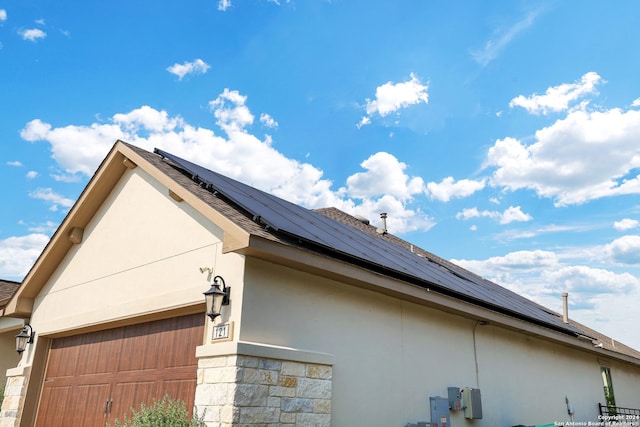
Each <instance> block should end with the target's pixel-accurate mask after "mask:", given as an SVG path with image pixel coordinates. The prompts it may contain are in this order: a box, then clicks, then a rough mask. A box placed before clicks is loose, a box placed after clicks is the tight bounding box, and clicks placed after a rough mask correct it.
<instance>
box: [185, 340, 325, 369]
mask: <svg viewBox="0 0 640 427" xmlns="http://www.w3.org/2000/svg"><path fill="white" fill-rule="evenodd" d="M228 355H242V356H255V357H264V358H268V359H278V360H291V361H294V362H303V363H316V364H319V365H331V366H333V365H334V363H335V360H334V359H335V357H334V356H333V355H332V354H328V353H320V352H316V351H309V350H300V349H296V348H291V347H281V346H276V345H269V344H262V343H255V342H247V341H230V342H222V343H216V344H210V345H202V346H198V347H196V357H197V358H198V359H200V358H205V357H217V356H228Z"/></svg>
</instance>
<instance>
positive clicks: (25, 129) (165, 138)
mask: <svg viewBox="0 0 640 427" xmlns="http://www.w3.org/2000/svg"><path fill="white" fill-rule="evenodd" d="M639 17H640V4H639V3H637V2H635V1H620V2H615V3H606V2H596V1H551V0H549V1H538V2H536V1H526V2H525V1H513V2H475V1H451V2H436V1H409V0H407V1H371V0H366V1H365V0H334V1H325V0H305V1H302V0H299V1H294V0H290V1H286V0H279V1H275V0H270V1H269V0H202V1H189V0H186V1H183V2H179V3H174V2H166V1H157V2H130V1H126V2H125V1H119V0H115V1H112V2H108V3H104V2H89V4H81V5H80V4H78V3H77V2H75V1H68V0H61V1H58V2H54V3H52V2H45V1H39V0H38V1H35V0H31V1H24V0H4V1H0V64H1V66H0V101H1V102H2V114H1V115H0V180H1V182H2V183H3V203H2V210H1V211H0V215H1V217H0V277H2V278H6V279H13V280H21V279H22V277H24V275H25V274H26V273H27V271H28V269H29V268H30V266H31V265H32V263H33V262H34V260H35V258H36V257H37V256H38V254H39V253H40V251H41V250H42V248H43V247H44V245H45V244H46V242H47V241H48V238H49V237H50V236H51V234H52V233H53V232H54V231H55V229H56V227H57V226H58V225H59V224H60V222H61V221H62V220H63V218H64V216H65V215H66V213H67V212H68V210H69V208H70V206H71V205H72V204H73V202H74V200H75V199H76V198H77V196H78V195H79V194H80V192H81V191H82V188H83V187H84V185H86V183H87V181H88V179H89V178H90V177H91V175H92V174H93V172H94V171H95V169H96V167H97V166H98V164H99V162H100V161H101V160H102V158H103V157H104V156H105V155H106V153H107V152H108V150H109V149H110V148H111V146H112V145H113V143H114V142H115V141H116V140H117V139H122V140H125V141H127V142H130V143H133V144H135V145H138V146H141V147H143V148H146V149H149V150H151V149H153V148H154V147H158V148H162V149H164V150H166V151H169V152H172V153H174V154H176V155H179V156H182V157H185V158H188V159H190V160H193V161H195V162H197V163H200V164H202V165H204V166H207V167H209V168H211V169H213V170H216V171H218V172H221V173H224V174H226V175H228V176H231V177H233V178H237V179H239V180H242V181H244V182H247V183H249V184H251V185H254V186H256V187H259V188H261V189H264V190H267V191H270V192H272V193H274V194H276V195H278V196H281V197H283V198H286V199H288V200H291V201H293V202H296V203H299V204H303V205H305V206H307V207H309V208H317V207H327V206H335V207H338V208H340V209H343V210H345V211H347V212H349V213H352V214H358V215H363V216H366V217H368V218H370V219H371V220H372V222H373V223H374V224H375V223H379V214H380V212H388V214H389V219H388V226H389V230H390V232H392V233H394V234H397V235H400V236H401V237H403V238H405V239H407V240H410V241H411V242H413V243H415V244H417V245H419V246H421V247H423V248H425V249H427V250H429V251H431V252H434V253H436V254H437V255H440V256H442V257H444V258H447V259H451V260H453V261H454V262H457V263H459V264H461V265H462V266H465V267H467V268H469V269H471V270H472V271H474V272H476V273H479V274H481V275H483V276H485V277H487V278H489V279H491V280H494V281H496V282H497V283H500V284H501V285H503V286H506V287H508V288H510V289H512V290H515V291H517V292H519V293H521V294H523V295H525V296H527V297H529V298H531V299H533V300H535V301H537V302H540V303H542V304H544V305H546V306H548V307H549V308H552V309H554V310H557V311H561V301H562V299H561V294H562V292H565V291H566V292H569V294H570V296H569V301H570V316H571V317H573V318H575V319H576V320H578V321H581V322H583V323H585V324H587V325H589V326H591V327H593V328H595V329H597V330H599V331H601V332H603V333H606V334H608V335H610V336H612V337H613V338H615V339H617V340H620V341H622V342H624V343H626V344H629V345H631V346H634V347H635V348H640V336H638V334H637V332H636V329H637V328H636V327H633V326H634V325H638V324H640V313H639V312H640V310H638V309H637V305H638V302H639V301H640V234H639V233H640V199H639V197H638V194H639V193H640V177H639V174H640V83H639V80H638V76H639V75H640V57H639V56H638V54H637V41H638V40H640V22H639V20H640V18H639Z"/></svg>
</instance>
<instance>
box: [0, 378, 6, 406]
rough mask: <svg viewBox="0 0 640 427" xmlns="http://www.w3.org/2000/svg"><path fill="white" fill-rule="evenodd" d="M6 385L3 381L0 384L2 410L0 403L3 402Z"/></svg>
mask: <svg viewBox="0 0 640 427" xmlns="http://www.w3.org/2000/svg"><path fill="white" fill-rule="evenodd" d="M5 387H6V384H5V382H4V381H1V382H0V408H2V402H3V401H4V388H5Z"/></svg>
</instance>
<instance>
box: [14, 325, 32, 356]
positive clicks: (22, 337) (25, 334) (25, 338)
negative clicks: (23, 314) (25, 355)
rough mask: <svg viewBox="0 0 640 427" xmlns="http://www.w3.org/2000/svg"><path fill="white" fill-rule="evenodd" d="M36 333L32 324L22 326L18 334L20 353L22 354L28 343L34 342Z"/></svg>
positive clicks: (18, 350)
mask: <svg viewBox="0 0 640 427" xmlns="http://www.w3.org/2000/svg"><path fill="white" fill-rule="evenodd" d="M35 336H36V333H35V331H34V330H33V328H32V327H31V325H30V324H28V323H27V324H26V325H24V326H23V327H22V330H21V331H20V333H19V334H18V335H16V351H17V352H18V354H22V352H23V351H25V349H26V348H27V344H33V339H34V338H35Z"/></svg>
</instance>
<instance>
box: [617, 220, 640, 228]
mask: <svg viewBox="0 0 640 427" xmlns="http://www.w3.org/2000/svg"><path fill="white" fill-rule="evenodd" d="M638 226H640V221H637V220H635V219H630V218H625V219H623V220H620V221H616V222H614V223H613V228H615V229H616V230H618V231H627V230H631V229H632V228H637V227H638Z"/></svg>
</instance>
